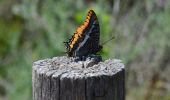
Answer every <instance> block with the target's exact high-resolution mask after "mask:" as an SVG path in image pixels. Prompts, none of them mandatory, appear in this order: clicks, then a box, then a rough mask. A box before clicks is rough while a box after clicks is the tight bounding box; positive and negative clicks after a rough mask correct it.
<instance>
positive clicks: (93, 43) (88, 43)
mask: <svg viewBox="0 0 170 100" xmlns="http://www.w3.org/2000/svg"><path fill="white" fill-rule="evenodd" d="M99 40H100V27H99V22H98V19H97V16H96V14H95V12H94V11H93V10H90V11H89V12H88V14H87V17H86V20H85V22H84V23H83V25H81V26H80V27H78V28H77V30H76V32H75V33H74V35H73V36H72V38H71V39H69V41H68V42H64V43H65V45H66V49H67V54H68V56H69V57H82V56H88V55H90V54H96V53H97V52H98V51H100V50H101V49H102V46H101V45H100V44H99Z"/></svg>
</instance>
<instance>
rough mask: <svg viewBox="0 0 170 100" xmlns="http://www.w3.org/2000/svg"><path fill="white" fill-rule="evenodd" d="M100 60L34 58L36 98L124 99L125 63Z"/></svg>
mask: <svg viewBox="0 0 170 100" xmlns="http://www.w3.org/2000/svg"><path fill="white" fill-rule="evenodd" d="M98 62H99V58H95V57H92V58H87V59H86V60H84V61H75V59H74V58H68V57H55V58H52V59H45V60H39V61H37V62H34V64H33V69H32V82H33V83H32V87H33V100H125V70H124V65H123V64H122V63H121V61H120V60H116V59H114V60H106V61H104V62H99V63H98ZM96 63H98V64H96Z"/></svg>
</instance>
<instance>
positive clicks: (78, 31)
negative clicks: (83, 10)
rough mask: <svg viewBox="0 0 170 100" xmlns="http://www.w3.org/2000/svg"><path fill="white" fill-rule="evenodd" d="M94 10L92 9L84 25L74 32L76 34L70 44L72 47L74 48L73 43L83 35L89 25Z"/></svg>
mask: <svg viewBox="0 0 170 100" xmlns="http://www.w3.org/2000/svg"><path fill="white" fill-rule="evenodd" d="M93 13H94V12H93V10H90V11H89V12H88V14H87V17H86V20H85V22H84V23H83V25H81V26H80V27H78V28H77V30H76V32H75V33H74V36H73V38H72V41H71V44H70V49H72V48H73V45H74V44H75V43H76V42H77V41H78V39H79V38H81V37H82V35H83V31H84V29H85V28H86V27H87V26H88V25H89V21H90V18H91V16H92V15H93Z"/></svg>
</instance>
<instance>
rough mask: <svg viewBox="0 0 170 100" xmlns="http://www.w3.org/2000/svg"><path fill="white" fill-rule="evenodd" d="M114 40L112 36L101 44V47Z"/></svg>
mask: <svg viewBox="0 0 170 100" xmlns="http://www.w3.org/2000/svg"><path fill="white" fill-rule="evenodd" d="M114 38H115V37H114V36H112V37H111V38H110V39H109V40H107V41H105V42H103V43H102V44H101V45H102V46H103V45H104V44H106V43H108V42H109V41H111V40H113V39H114Z"/></svg>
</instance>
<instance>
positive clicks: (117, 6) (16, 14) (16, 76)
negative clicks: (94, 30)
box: [0, 0, 170, 100]
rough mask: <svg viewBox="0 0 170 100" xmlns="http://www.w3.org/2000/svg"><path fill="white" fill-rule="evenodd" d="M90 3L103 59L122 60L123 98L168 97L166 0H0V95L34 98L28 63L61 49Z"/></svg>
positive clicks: (1, 99) (169, 1)
mask: <svg viewBox="0 0 170 100" xmlns="http://www.w3.org/2000/svg"><path fill="white" fill-rule="evenodd" d="M89 9H93V10H94V11H95V12H96V13H97V16H98V19H99V23H100V30H101V43H102V42H104V41H106V40H108V39H109V38H110V37H111V36H115V39H114V40H112V41H110V42H108V43H107V44H105V45H104V48H103V51H102V53H101V55H102V56H103V59H109V58H112V59H114V58H117V59H121V60H122V61H123V62H124V64H125V65H126V98H127V100H170V78H169V76H170V42H169V40H170V0H0V100H32V89H31V83H32V81H31V77H32V76H31V69H32V68H31V67H32V63H33V62H34V61H36V60H39V59H45V58H51V57H55V56H63V55H65V53H63V52H65V51H66V50H65V47H64V44H63V41H67V40H68V39H69V38H70V37H71V36H72V35H73V33H74V32H75V30H76V28H77V27H78V26H80V25H81V24H82V23H83V22H84V20H85V18H86V15H87V12H88V10H89Z"/></svg>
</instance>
